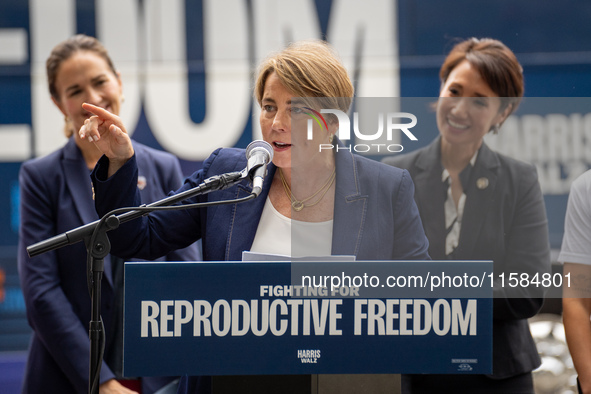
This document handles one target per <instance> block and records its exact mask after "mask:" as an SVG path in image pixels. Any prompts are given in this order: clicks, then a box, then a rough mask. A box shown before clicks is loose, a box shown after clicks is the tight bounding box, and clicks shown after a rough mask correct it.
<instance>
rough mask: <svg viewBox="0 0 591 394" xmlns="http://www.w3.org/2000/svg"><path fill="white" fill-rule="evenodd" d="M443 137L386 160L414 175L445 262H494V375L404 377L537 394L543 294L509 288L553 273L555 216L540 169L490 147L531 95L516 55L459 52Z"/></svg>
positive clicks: (474, 48) (449, 65) (449, 82)
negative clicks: (551, 226) (535, 332)
mask: <svg viewBox="0 0 591 394" xmlns="http://www.w3.org/2000/svg"><path fill="white" fill-rule="evenodd" d="M440 77H441V82H442V85H441V92H440V98H439V100H438V103H437V115H436V118H437V126H438V128H439V132H440V136H439V137H438V138H437V139H436V140H435V141H433V142H432V143H431V144H430V145H429V146H427V147H426V148H423V149H420V150H418V151H416V152H412V153H409V154H406V155H401V156H391V157H388V158H386V159H384V162H386V163H388V164H391V165H393V166H397V167H400V168H405V169H408V171H410V174H411V176H412V179H413V181H414V183H415V186H416V191H415V200H416V202H417V205H418V208H419V212H420V214H421V218H422V220H423V224H424V226H425V232H426V234H427V238H428V239H429V254H430V256H431V258H433V259H435V260H445V259H454V260H492V261H493V262H494V263H493V264H494V271H495V274H500V273H505V287H503V286H501V285H500V280H499V277H498V275H497V277H496V278H497V279H496V280H495V286H494V288H493V295H494V300H493V371H492V374H491V375H489V376H483V375H462V376H458V375H447V376H442V375H409V376H403V379H402V381H403V392H404V393H431V392H438V393H532V394H533V382H532V376H531V371H532V370H534V369H535V368H537V367H538V366H539V365H540V357H539V356H538V352H537V349H536V345H535V343H534V341H533V339H532V336H531V334H530V331H529V326H528V323H527V318H529V317H531V316H533V315H535V314H536V313H537V312H538V311H539V310H540V308H541V307H542V303H543V292H542V291H541V290H540V289H537V288H535V287H533V286H532V288H522V289H512V288H509V286H507V279H508V278H509V274H510V273H517V274H522V273H524V274H528V275H529V277H530V278H533V277H534V275H536V274H538V275H539V277H541V275H542V274H544V273H549V272H550V248H549V242H548V228H547V220H546V211H545V208H544V200H543V197H542V192H541V190H540V185H539V183H538V178H537V173H536V169H535V167H534V166H532V165H530V164H526V163H523V162H520V161H517V160H514V159H511V158H508V157H506V156H503V155H501V154H498V153H496V152H493V151H492V150H490V149H489V148H488V146H487V145H486V144H485V143H484V142H483V138H484V136H485V135H486V134H487V133H488V132H489V131H493V132H495V133H496V132H498V129H499V127H500V126H501V124H502V123H503V122H504V120H505V119H506V118H507V116H509V114H510V113H512V112H513V111H515V109H516V108H517V106H518V105H519V101H520V99H521V97H522V95H523V76H522V72H521V66H520V65H519V63H518V62H517V59H516V57H515V55H514V54H513V52H511V50H509V48H507V47H506V46H505V45H504V44H502V43H501V42H499V41H497V40H491V39H481V40H478V39H469V40H466V41H463V42H461V43H459V44H457V45H456V46H455V47H454V48H453V49H452V51H451V52H450V54H449V55H448V57H447V58H446V60H445V62H444V64H443V66H442V67H441V72H440Z"/></svg>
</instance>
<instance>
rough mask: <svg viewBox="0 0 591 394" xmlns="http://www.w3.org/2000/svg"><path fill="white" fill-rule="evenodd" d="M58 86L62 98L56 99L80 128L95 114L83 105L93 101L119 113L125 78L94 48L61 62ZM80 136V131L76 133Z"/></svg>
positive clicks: (59, 106)
mask: <svg viewBox="0 0 591 394" xmlns="http://www.w3.org/2000/svg"><path fill="white" fill-rule="evenodd" d="M55 88H56V92H57V95H58V98H55V97H54V98H53V101H54V103H55V104H56V105H57V106H58V108H59V109H60V110H61V111H62V113H63V114H64V115H65V116H66V117H68V118H69V120H70V121H71V122H72V127H73V129H74V131H78V130H79V129H80V127H82V125H83V124H84V121H85V120H86V119H87V118H89V117H90V116H91V115H92V114H90V113H89V112H87V111H85V110H84V109H82V103H90V104H94V105H96V106H99V107H102V108H105V109H106V110H108V111H109V112H111V113H113V114H115V115H119V110H120V108H121V94H122V85H121V80H120V79H119V77H118V76H117V75H115V74H114V73H113V71H112V70H111V68H110V67H109V65H108V64H107V62H106V61H105V59H103V58H102V57H101V56H99V55H97V54H95V53H93V52H91V51H78V52H75V53H74V54H73V55H72V56H70V57H69V58H68V59H66V60H64V61H63V63H62V64H61V65H60V67H59V70H58V73H57V76H56V81H55ZM74 135H75V136H76V138H78V133H76V132H75V133H74Z"/></svg>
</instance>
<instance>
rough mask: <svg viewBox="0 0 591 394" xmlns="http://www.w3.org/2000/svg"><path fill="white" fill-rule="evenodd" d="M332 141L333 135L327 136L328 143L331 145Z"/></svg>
mask: <svg viewBox="0 0 591 394" xmlns="http://www.w3.org/2000/svg"><path fill="white" fill-rule="evenodd" d="M333 139H334V134H329V135H328V143H329V144H332V140H333Z"/></svg>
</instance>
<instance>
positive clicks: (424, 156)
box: [411, 138, 445, 259]
mask: <svg viewBox="0 0 591 394" xmlns="http://www.w3.org/2000/svg"><path fill="white" fill-rule="evenodd" d="M439 147H440V138H437V139H436V140H435V141H433V142H432V143H431V144H430V145H429V146H428V147H427V149H425V150H424V151H422V152H421V153H419V156H418V157H417V160H416V162H415V166H416V168H415V169H414V171H413V170H411V174H412V180H413V182H414V184H415V201H416V203H417V207H418V209H419V212H420V214H421V220H422V222H423V228H424V229H425V235H427V238H428V239H429V255H430V256H431V258H432V259H444V258H445V211H444V208H443V205H444V203H445V194H444V192H443V190H444V189H443V187H439V185H441V183H442V182H441V174H442V173H443V167H442V165H441V151H440V149H439ZM413 172H414V173H413ZM435 241H438V242H435Z"/></svg>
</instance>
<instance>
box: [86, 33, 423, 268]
mask: <svg viewBox="0 0 591 394" xmlns="http://www.w3.org/2000/svg"><path fill="white" fill-rule="evenodd" d="M254 95H255V98H256V100H257V102H258V103H259V105H260V107H261V113H260V119H259V121H260V126H261V130H262V134H263V139H264V140H265V141H266V142H268V143H269V144H270V145H271V146H272V149H273V153H274V154H273V160H272V163H270V164H269V166H268V174H267V176H266V178H265V180H264V184H263V187H262V192H261V193H260V195H259V197H258V198H256V199H254V200H251V201H248V202H245V203H242V204H228V205H220V206H213V207H208V208H201V209H190V210H177V211H167V212H155V213H152V214H150V215H149V216H148V217H144V218H142V220H135V221H130V222H128V223H125V224H123V225H121V227H120V228H119V229H118V230H116V231H114V232H111V233H110V239H111V243H112V250H113V252H114V253H117V254H120V255H122V256H124V257H125V256H136V257H140V258H154V257H157V256H160V255H162V254H165V253H167V252H169V251H170V250H174V249H177V248H182V247H184V246H186V245H189V244H191V243H193V242H195V241H196V240H197V239H202V241H203V257H204V259H205V260H208V261H224V260H231V261H235V260H241V259H242V253H243V252H244V251H251V252H256V253H268V254H281V255H288V256H306V255H307V256H322V255H325V256H326V255H350V256H355V257H356V259H357V260H413V259H417V260H419V259H420V260H425V259H429V255H428V253H427V249H428V241H427V238H426V237H425V233H424V231H423V227H422V224H421V219H420V217H419V213H418V210H417V207H416V205H415V202H414V199H413V194H414V186H413V183H412V180H411V178H410V176H409V173H408V172H407V171H405V170H400V169H398V168H394V167H391V166H388V165H385V164H383V163H379V162H376V161H374V160H370V159H367V158H364V157H361V156H358V155H354V154H352V153H351V152H350V151H349V150H346V149H340V150H337V149H320V147H321V146H322V147H324V148H326V147H327V146H331V147H333V148H335V147H336V146H342V143H341V142H340V141H339V140H338V138H337V137H336V136H335V132H336V131H337V130H338V120H337V118H336V117H333V115H328V116H324V120H325V122H322V121H319V122H311V123H312V124H313V127H312V132H311V133H310V132H309V131H308V130H307V128H308V124H309V122H308V120H309V119H312V114H314V115H318V114H319V113H320V110H321V109H322V108H331V109H338V110H340V111H342V112H344V113H347V112H348V110H349V107H350V105H351V102H352V98H353V85H352V83H351V80H350V78H349V76H348V74H347V71H346V69H345V68H344V66H343V65H342V63H341V61H340V60H339V59H338V57H337V56H336V54H335V53H334V51H333V49H332V48H331V47H330V46H329V45H328V44H326V43H324V42H321V41H305V42H298V43H294V44H292V45H290V46H288V47H287V48H286V49H284V50H282V51H280V52H278V53H276V54H274V55H272V56H270V57H269V58H267V59H266V60H265V61H263V63H262V64H261V66H260V67H259V72H258V77H257V80H256V84H255V92H254ZM84 108H85V109H86V110H88V111H90V112H92V113H93V114H94V115H95V116H93V117H91V118H90V119H89V120H87V121H86V123H85V125H84V126H83V127H82V128H81V129H80V131H79V133H80V137H81V138H82V139H84V140H86V141H87V143H89V144H94V145H96V146H97V147H98V148H99V149H100V150H101V151H102V152H103V154H104V156H103V157H102V158H101V159H100V160H99V162H98V163H97V166H96V167H95V169H94V171H93V174H92V179H93V183H94V190H95V193H96V208H97V211H98V213H99V215H104V214H106V213H107V212H109V211H110V210H112V209H115V208H119V207H130V206H138V205H140V204H141V200H140V196H139V194H138V190H137V187H136V183H137V182H136V177H137V164H136V158H135V155H134V149H133V146H132V144H131V143H130V139H129V137H128V135H127V133H126V130H125V126H124V124H123V123H122V122H121V120H120V118H119V117H118V116H116V115H115V114H112V113H110V112H108V111H106V110H104V109H102V108H98V107H95V106H92V105H88V104H84ZM317 118H319V117H317ZM310 134H311V135H310ZM246 166H247V159H246V157H245V152H244V150H241V149H232V148H227V149H218V150H216V151H215V152H213V153H212V155H211V156H210V157H209V158H208V159H207V160H206V161H205V162H204V164H203V168H202V169H201V170H199V171H197V172H196V173H194V174H193V175H191V176H190V177H188V178H187V179H186V181H185V184H184V186H183V187H181V188H180V189H179V190H178V191H177V193H179V192H183V191H185V190H188V189H191V188H194V187H196V186H197V185H199V184H200V183H201V182H202V181H203V180H205V179H207V178H208V177H211V176H213V175H218V174H223V173H227V172H232V171H240V170H242V169H243V168H245V167H246ZM251 189H252V185H250V184H249V181H248V180H244V181H242V182H241V183H239V184H237V185H235V186H232V187H231V188H229V189H226V190H221V191H215V192H212V193H209V194H207V195H202V196H198V197H194V198H191V199H190V200H188V201H185V202H183V204H186V203H196V202H211V201H220V200H232V199H236V198H240V197H245V196H248V195H249V194H250V193H251Z"/></svg>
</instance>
